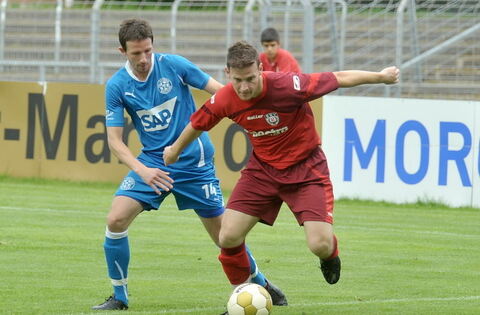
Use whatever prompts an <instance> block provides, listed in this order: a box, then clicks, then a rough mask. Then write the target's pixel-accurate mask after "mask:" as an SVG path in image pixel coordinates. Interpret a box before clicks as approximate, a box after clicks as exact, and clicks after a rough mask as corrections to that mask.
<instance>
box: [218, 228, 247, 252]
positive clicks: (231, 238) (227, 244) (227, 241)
mask: <svg viewBox="0 0 480 315" xmlns="http://www.w3.org/2000/svg"><path fill="white" fill-rule="evenodd" d="M243 240H244V239H243V238H241V237H238V236H236V235H233V234H231V233H227V232H222V230H220V234H219V235H218V245H219V246H220V247H221V248H232V247H236V246H239V245H240V244H242V242H243Z"/></svg>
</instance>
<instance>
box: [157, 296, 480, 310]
mask: <svg viewBox="0 0 480 315" xmlns="http://www.w3.org/2000/svg"><path fill="white" fill-rule="evenodd" d="M472 300H480V296H460V297H444V298H435V297H427V298H417V299H410V298H404V299H384V300H364V301H345V302H318V303H303V304H289V306H288V307H289V308H295V307H310V306H341V305H357V304H395V303H410V302H448V301H472ZM218 309H219V308H218V307H206V308H190V309H183V310H182V309H169V310H159V311H156V312H155V313H156V314H170V313H193V312H205V311H216V310H218Z"/></svg>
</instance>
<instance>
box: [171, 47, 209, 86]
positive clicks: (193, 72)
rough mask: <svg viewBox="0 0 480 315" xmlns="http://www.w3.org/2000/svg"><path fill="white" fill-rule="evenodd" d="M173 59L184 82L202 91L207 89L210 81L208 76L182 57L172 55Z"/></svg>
mask: <svg viewBox="0 0 480 315" xmlns="http://www.w3.org/2000/svg"><path fill="white" fill-rule="evenodd" d="M171 57H172V58H173V62H174V63H175V66H176V68H177V72H178V74H179V75H180V76H181V77H182V80H183V82H185V83H187V84H188V85H191V86H193V87H195V88H197V89H200V90H203V89H204V88H205V86H206V85H207V83H208V80H209V79H210V76H209V75H208V74H206V73H205V72H203V71H202V70H200V68H199V67H197V66H196V65H195V64H193V63H192V62H191V61H190V60H188V59H186V58H184V57H182V56H178V55H172V56H171Z"/></svg>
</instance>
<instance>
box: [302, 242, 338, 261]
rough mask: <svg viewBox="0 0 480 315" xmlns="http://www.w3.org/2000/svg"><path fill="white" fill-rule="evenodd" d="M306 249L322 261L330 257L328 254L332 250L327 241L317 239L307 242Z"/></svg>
mask: <svg viewBox="0 0 480 315" xmlns="http://www.w3.org/2000/svg"><path fill="white" fill-rule="evenodd" d="M308 248H309V249H310V251H311V252H312V253H313V254H315V255H316V256H318V257H320V258H322V259H323V258H326V257H328V256H330V253H331V251H332V249H333V247H332V244H331V242H330V241H329V240H328V239H317V240H315V241H309V242H308Z"/></svg>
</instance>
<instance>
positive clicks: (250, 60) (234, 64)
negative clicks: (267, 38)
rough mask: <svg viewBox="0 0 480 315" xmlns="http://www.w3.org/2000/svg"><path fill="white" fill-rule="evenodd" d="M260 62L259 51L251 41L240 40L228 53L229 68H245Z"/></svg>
mask: <svg viewBox="0 0 480 315" xmlns="http://www.w3.org/2000/svg"><path fill="white" fill-rule="evenodd" d="M254 63H256V64H257V65H259V64H260V60H259V59H258V52H257V50H256V49H255V47H253V46H252V45H250V44H249V43H247V42H245V41H239V42H236V43H235V44H233V45H232V46H230V48H229V49H228V54H227V68H236V69H243V68H246V67H250V66H251V65H252V64H254Z"/></svg>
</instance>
